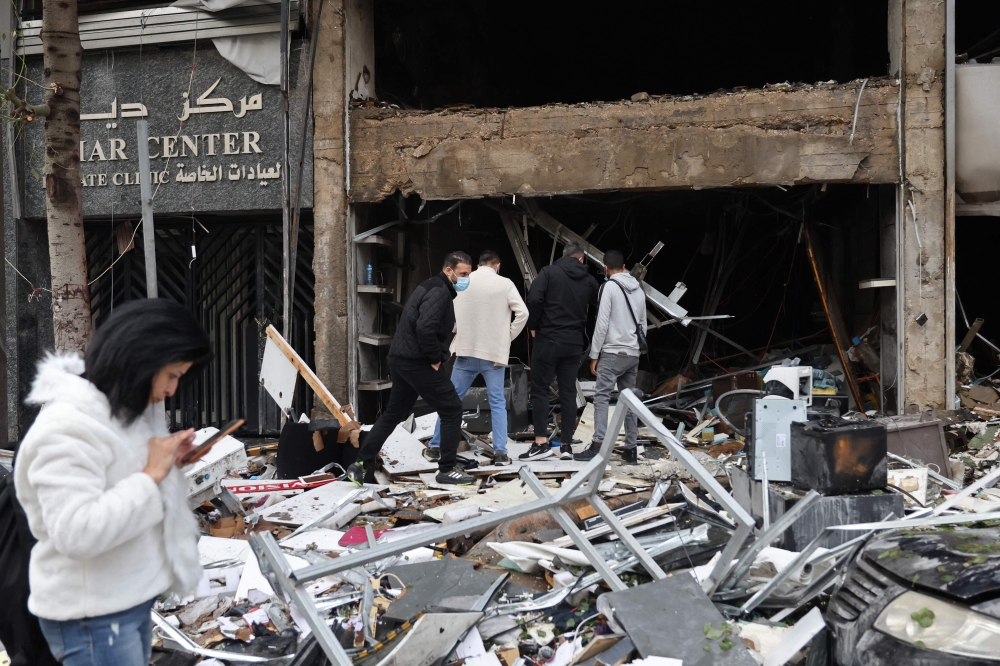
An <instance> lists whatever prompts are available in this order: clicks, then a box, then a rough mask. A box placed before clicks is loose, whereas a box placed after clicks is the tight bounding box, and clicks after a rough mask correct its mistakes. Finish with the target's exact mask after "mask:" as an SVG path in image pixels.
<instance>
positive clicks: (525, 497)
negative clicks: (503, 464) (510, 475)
mask: <svg viewBox="0 0 1000 666" xmlns="http://www.w3.org/2000/svg"><path fill="white" fill-rule="evenodd" d="M536 499H538V496H537V495H535V493H533V492H532V491H531V489H529V488H528V487H527V486H526V485H524V484H523V483H521V481H520V480H518V479H514V480H513V481H508V482H507V483H504V484H503V485H501V486H499V487H497V488H493V489H492V490H487V491H486V492H484V493H482V494H479V493H476V494H475V495H473V496H472V497H469V498H468V499H464V500H461V501H459V502H452V503H450V504H445V505H442V506H438V507H434V508H433V509H427V510H426V511H424V515H425V516H427V517H429V518H433V519H434V520H438V521H440V520H442V519H443V518H444V514H446V513H448V512H449V511H453V510H455V509H461V508H464V507H467V506H478V507H480V508H485V509H491V510H493V511H499V510H500V509H509V508H511V507H514V506H518V505H521V504H525V503H527V502H531V501H534V500H536Z"/></svg>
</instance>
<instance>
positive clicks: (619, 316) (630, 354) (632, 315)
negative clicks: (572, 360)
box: [573, 250, 646, 463]
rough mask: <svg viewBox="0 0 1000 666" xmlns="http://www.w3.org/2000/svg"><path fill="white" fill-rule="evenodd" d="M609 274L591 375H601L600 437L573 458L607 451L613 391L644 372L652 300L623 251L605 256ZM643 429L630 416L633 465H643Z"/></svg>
mask: <svg viewBox="0 0 1000 666" xmlns="http://www.w3.org/2000/svg"><path fill="white" fill-rule="evenodd" d="M604 271H605V273H606V274H607V276H608V281H607V282H605V283H604V284H603V285H601V289H600V291H599V292H598V295H597V300H598V303H600V307H599V309H598V311H597V326H596V327H595V328H594V339H593V342H592V343H591V345H590V359H591V360H590V373H591V374H593V375H596V376H597V387H596V391H595V393H594V439H593V441H592V442H591V443H590V446H589V447H587V448H586V449H585V450H583V451H581V452H580V453H577V454H575V455H574V456H573V458H574V459H575V460H590V459H591V458H593V457H594V456H596V455H597V454H598V453H599V452H600V450H601V443H602V442H603V441H604V433H605V431H606V430H607V427H608V403H609V402H610V401H611V391H612V390H613V389H614V388H615V384H616V383H617V384H618V390H619V391H621V390H623V389H627V388H628V389H632V388H635V378H636V374H637V373H638V370H639V337H638V335H637V333H636V330H637V329H638V328H640V327H641V330H642V333H643V335H645V334H646V296H645V294H644V293H643V291H642V286H641V285H640V284H639V281H638V280H636V279H635V278H634V277H632V276H631V275H629V273H628V271H626V270H625V257H624V256H622V253H621V252H619V251H618V250H611V251H610V252H605V253H604ZM638 437H639V428H638V425H637V424H636V419H635V414H632V413H629V415H628V416H627V417H626V418H625V453H624V454H623V455H622V459H623V460H624V461H625V462H628V463H635V462H637V461H638V455H637V452H636V440H637V439H638Z"/></svg>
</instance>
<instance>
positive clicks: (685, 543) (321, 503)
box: [154, 350, 1000, 666]
mask: <svg viewBox="0 0 1000 666" xmlns="http://www.w3.org/2000/svg"><path fill="white" fill-rule="evenodd" d="M817 351H822V350H817ZM817 358H820V356H819V355H818V354H817V355H816V356H813V357H812V359H811V360H813V361H815V359H817ZM779 363H780V362H779ZM831 365H832V364H831ZM775 369H777V370H778V372H777V374H776V375H771V374H769V373H770V372H773V371H774V370H775ZM833 369H834V370H835V369H836V368H833ZM790 373H791V374H795V375H796V376H803V377H807V378H808V383H809V384H810V385H811V388H812V390H813V391H815V393H814V394H813V395H812V405H811V406H810V407H809V411H810V413H809V415H808V417H807V416H806V415H803V416H802V418H801V421H790V422H789V424H788V426H789V428H790V430H789V433H790V435H789V437H790V439H789V441H788V443H789V444H790V448H791V450H792V452H791V459H792V468H791V469H790V470H789V472H788V474H792V473H793V470H794V469H795V465H796V462H795V460H796V456H799V455H804V454H802V453H801V447H802V442H803V441H805V440H804V439H803V438H806V439H808V438H810V437H811V438H812V439H810V440H809V441H811V442H814V443H815V444H816V446H818V447H821V446H822V441H823V437H834V438H835V439H837V441H838V442H840V443H839V444H837V445H836V446H835V447H834V449H832V450H834V456H835V457H834V458H831V459H829V460H827V459H825V458H823V457H822V456H819V457H816V454H815V451H813V452H812V453H810V454H809V455H812V456H813V458H810V461H811V462H812V464H813V465H814V466H818V467H820V468H822V466H823V465H824V464H827V463H829V465H830V467H831V469H832V470H834V471H837V470H836V469H834V468H837V467H838V465H841V466H842V463H843V461H844V459H846V458H850V460H851V461H852V464H854V465H855V468H854V469H852V470H850V473H849V474H848V475H847V476H846V477H844V476H843V475H841V476H837V474H833V475H832V476H831V477H830V478H824V477H822V475H819V476H815V475H814V476H815V478H814V479H813V480H812V481H811V482H810V483H809V484H804V483H802V482H801V479H800V478H785V477H784V476H782V474H783V473H782V471H781V468H780V465H778V466H777V467H775V468H774V471H773V472H772V470H771V467H770V464H769V463H767V462H766V461H764V466H763V467H761V462H760V461H756V460H755V457H757V456H758V454H759V453H760V452H761V450H762V449H763V448H764V447H763V440H762V439H761V438H762V437H763V435H762V433H761V432H760V424H759V423H757V422H756V421H757V420H758V419H759V417H758V416H756V415H755V414H754V413H753V412H754V410H755V409H757V408H758V407H760V406H764V405H765V404H766V406H767V407H768V408H774V407H776V406H778V407H782V406H783V407H786V408H787V407H788V406H794V404H796V403H798V402H800V401H799V400H797V399H798V398H802V397H803V396H801V395H795V396H791V397H789V396H787V395H775V394H773V393H772V394H770V395H767V394H766V392H765V391H764V390H763V389H764V387H765V385H768V384H773V382H775V381H779V383H781V380H780V377H781V376H782V375H783V374H784V375H785V376H791V375H790ZM738 377H739V378H738V379H737V378H726V379H727V382H728V383H726V382H724V383H721V384H718V385H716V386H714V387H713V386H706V387H705V388H703V389H702V390H700V391H698V392H696V393H694V394H693V395H688V396H687V397H684V398H682V399H677V397H676V396H674V399H673V400H669V401H667V400H656V399H651V400H650V405H649V407H650V408H652V409H653V410H655V411H656V412H658V413H656V414H654V413H653V412H651V411H644V410H646V407H645V406H643V405H642V403H641V401H640V400H639V399H638V398H637V397H636V396H635V395H633V394H632V393H631V392H626V393H623V394H622V395H620V396H618V406H617V409H618V410H621V409H626V408H628V409H632V410H633V411H635V412H636V413H637V415H638V416H639V418H640V421H642V423H643V426H642V428H641V430H640V446H641V447H642V453H641V455H640V457H639V461H638V463H636V464H627V463H625V462H623V461H621V460H620V455H619V454H618V453H617V452H618V451H619V449H617V448H616V447H617V446H620V445H621V444H622V441H623V439H624V435H623V434H622V433H618V434H617V436H615V435H614V434H612V435H609V437H608V441H607V443H606V445H605V449H606V454H607V455H604V456H601V457H599V459H597V460H595V461H593V462H592V463H586V462H579V461H574V460H564V459H561V458H560V457H559V455H558V447H557V448H555V449H554V452H555V453H554V455H553V456H551V457H549V458H545V459H542V460H534V461H530V462H522V461H518V460H517V458H518V455H519V454H520V453H523V452H524V451H526V450H527V449H528V447H529V446H530V444H529V443H527V442H524V443H522V442H518V441H514V440H510V441H509V442H508V450H509V452H510V454H511V458H512V459H513V460H514V464H512V465H510V466H495V465H493V464H492V459H491V458H492V447H491V442H490V437H489V435H488V434H486V435H476V434H472V433H469V432H467V431H466V432H465V433H464V435H465V440H466V441H465V442H464V443H463V445H462V447H461V449H462V450H461V451H460V457H462V458H464V459H465V461H466V462H465V465H467V466H468V468H469V469H468V471H469V473H471V474H473V475H474V476H475V477H476V479H477V480H476V483H475V484H474V485H471V486H458V487H456V486H448V485H440V484H437V483H436V482H435V479H434V474H433V471H434V470H435V467H436V466H435V464H434V463H432V462H431V461H429V460H428V459H427V458H426V457H425V456H424V455H423V454H424V450H425V447H426V445H427V442H428V440H429V439H430V437H431V435H432V434H433V428H434V422H435V418H436V415H435V414H433V413H431V414H425V415H423V416H419V417H411V418H409V419H407V421H405V422H403V423H401V424H399V426H398V427H397V429H396V431H395V432H394V433H393V435H392V437H390V439H389V440H388V441H387V443H386V446H385V447H384V448H383V450H382V452H381V468H380V469H379V470H378V472H377V478H378V483H377V484H368V485H365V486H362V487H358V486H356V485H355V484H353V483H349V482H347V481H345V480H343V479H344V472H343V466H342V465H341V464H337V463H331V464H328V465H326V466H325V467H324V468H322V469H319V470H315V471H314V473H312V474H309V475H306V476H303V477H300V478H298V479H279V478H277V473H278V469H279V464H278V460H279V458H280V457H281V447H285V446H290V445H292V444H290V442H291V441H292V440H288V439H286V438H283V439H282V441H281V443H270V444H267V445H264V446H255V447H250V448H249V449H247V448H245V447H244V446H243V445H242V444H240V443H239V442H235V440H233V442H235V443H232V442H227V440H223V443H222V444H220V445H218V446H217V447H216V448H215V449H213V451H212V452H211V453H210V454H209V456H207V457H206V458H205V460H203V461H202V462H201V463H199V465H203V466H204V467H205V468H212V469H213V470H215V476H212V474H208V473H206V472H204V471H203V470H202V471H198V469H195V470H192V471H190V472H189V477H190V478H192V479H198V478H201V479H202V482H201V483H193V485H192V498H196V499H195V500H194V501H193V502H192V506H193V509H194V511H195V513H196V515H197V516H198V517H199V520H201V522H202V525H203V528H204V532H205V536H203V537H202V539H201V542H200V546H199V547H200V551H201V560H202V565H203V567H204V569H205V574H204V577H203V579H202V581H201V584H200V585H199V587H198V590H197V592H196V593H195V594H194V595H193V596H192V597H189V598H185V599H178V598H167V599H161V600H160V601H159V602H158V603H157V605H156V608H155V620H156V629H155V630H154V633H155V646H156V647H157V648H158V651H157V654H158V655H165V654H171V653H175V654H176V653H187V654H190V655H194V656H195V657H196V658H200V659H204V660H211V659H217V660H219V661H221V662H223V663H260V662H264V661H274V660H283V661H284V662H285V663H288V662H289V660H291V663H294V664H324V663H327V662H328V660H329V661H330V662H332V663H337V664H340V663H342V662H341V661H337V659H339V658H340V655H343V656H344V657H346V659H348V660H349V661H346V662H343V663H356V664H432V663H436V664H476V665H479V664H490V665H501V664H502V665H504V666H514V665H515V664H519V665H521V664H523V665H528V664H550V665H564V666H565V665H570V664H594V665H597V664H630V663H631V664H716V663H719V664H730V663H732V664H747V665H748V666H749V665H751V664H767V665H771V664H784V663H805V664H827V663H830V664H834V663H849V662H848V661H845V659H844V658H843V657H842V656H840V657H838V651H839V652H840V653H845V654H849V653H850V652H851V651H853V650H861V651H864V650H867V649H869V648H868V647H865V645H862V638H864V637H866V636H867V637H868V639H867V640H869V641H870V640H871V637H872V636H875V635H877V636H878V637H879V639H880V640H882V641H883V642H884V641H887V640H892V641H895V642H896V643H898V645H896V644H894V646H893V649H899V650H904V651H905V650H910V651H914V650H915V651H921V650H923V651H926V650H939V651H941V652H942V653H948V652H949V650H952V647H950V644H948V641H947V640H945V639H943V638H941V639H939V638H936V637H935V636H936V634H935V633H934V629H933V627H934V624H933V617H934V613H936V612H939V611H935V610H933V608H937V606H934V604H947V603H952V604H953V603H954V602H948V601H947V599H948V598H949V595H957V594H959V593H958V592H956V590H958V589H960V586H968V585H971V584H972V581H975V580H981V579H982V576H984V575H988V574H989V573H990V572H992V568H993V566H994V564H993V563H994V560H993V556H994V555H993V554H994V552H995V551H996V549H995V547H994V545H995V543H997V538H996V537H997V534H996V532H997V528H996V527H994V525H997V524H998V523H997V522H995V521H997V520H1000V491H998V490H996V489H994V488H992V486H993V484H994V483H995V482H996V480H997V479H998V478H1000V466H998V465H997V464H996V460H997V458H998V450H1000V444H998V442H997V436H998V432H1000V421H998V422H995V423H994V422H991V421H989V420H988V419H985V418H984V416H989V412H988V411H985V410H989V409H990V407H989V405H995V404H996V402H997V401H998V398H1000V394H998V393H997V392H996V390H995V389H993V388H992V386H990V385H985V384H984V385H981V386H975V387H967V388H964V389H963V390H962V400H963V402H964V403H966V404H967V405H968V402H967V401H973V402H975V403H976V404H975V405H968V406H967V407H966V408H965V409H961V410H956V411H951V412H938V413H925V414H914V415H905V416H900V417H891V418H887V417H882V416H881V415H880V414H878V413H877V412H873V411H872V410H869V412H868V413H862V412H857V411H854V412H846V413H844V414H843V415H841V414H840V413H839V410H837V409H836V402H835V400H839V398H831V400H830V402H829V404H827V403H825V402H824V401H823V400H822V398H821V397H820V396H822V395H824V391H823V389H824V388H826V387H833V388H834V391H836V387H837V386H838V383H837V381H836V377H835V376H833V375H832V373H831V372H828V371H826V370H823V371H818V372H817V371H815V370H814V369H813V367H804V366H800V365H799V364H797V363H796V361H794V360H789V361H785V362H784V364H783V365H780V364H776V365H774V366H773V367H771V368H769V369H766V370H762V371H761V372H760V373H758V372H755V371H752V372H749V373H746V372H744V373H740V374H739V376H738ZM775 377H779V379H778V380H776V379H775ZM678 383H679V384H680V385H681V386H683V380H681V381H680V382H676V381H675V382H673V388H674V392H675V393H676V389H677V386H678ZM670 384H671V383H669V382H668V383H667V384H666V385H664V386H661V387H659V390H658V392H660V393H670V391H669V390H667V389H670V388H671V385H670ZM746 385H752V386H754V387H755V388H734V387H735V386H746ZM782 385H785V384H782ZM793 386H794V385H793ZM582 388H583V390H584V393H585V394H586V393H588V392H589V391H588V389H589V388H590V387H589V386H587V385H586V384H584V385H583V387H582ZM795 388H796V389H798V387H797V386H795ZM772 389H773V386H772ZM718 392H721V393H719V394H717V393H718ZM723 395H727V396H728V398H727V399H722V397H723ZM737 398H739V399H741V400H743V402H742V403H741V402H739V400H736V399H737ZM801 402H802V404H803V405H804V404H805V401H801ZM821 402H824V404H822V405H821V404H820V403H821ZM982 405H986V406H985V407H983V406H982ZM741 412H742V413H741ZM592 419H593V405H592V404H591V403H587V406H586V407H585V408H584V409H583V410H582V413H581V414H580V417H579V426H578V430H577V433H578V437H580V438H581V439H582V440H584V441H586V440H587V438H588V437H589V433H590V432H592V428H593V423H592ZM305 420H306V419H303V421H305ZM297 425H300V426H304V424H297ZM554 425H555V424H554V423H553V426H554ZM779 425H780V420H779ZM286 428H287V426H286ZM779 430H780V428H779ZM213 431H214V429H207V430H206V431H204V434H199V436H207V435H208V434H209V433H211V432H213ZM831 433H832V434H831ZM859 433H860V434H859ZM528 434H529V435H532V436H533V433H528ZM862 436H864V437H868V438H869V439H866V440H864V442H865V450H866V451H872V450H873V451H875V455H874V457H873V458H872V459H871V461H870V464H869V462H866V460H867V459H866V458H865V457H864V455H861V453H859V452H858V451H852V450H851V442H855V441H856V440H857V438H858V437H862ZM872 438H874V439H872ZM228 439H231V438H228ZM857 441H860V440H857ZM298 445H301V441H299V442H298ZM340 446H343V447H351V444H350V442H346V443H345V444H341V445H340ZM880 446H881V447H882V448H881V449H880V448H879V447H880ZM796 447H799V448H796ZM774 450H775V451H777V450H778V449H774ZM879 451H882V453H879ZM247 453H249V455H247ZM934 456H938V457H940V458H941V459H943V460H945V461H947V462H946V464H945V465H944V467H945V468H942V467H941V465H940V464H938V463H937V462H927V460H929V459H933V458H934ZM220 461H221V462H220ZM838 461H839V462H838ZM775 462H780V461H775ZM219 465H222V466H223V468H224V471H222V472H221V473H220V472H219V471H218V470H219V469H220V468H219ZM864 465H868V469H866V470H861V471H859V470H860V468H861V467H863V466H864ZM765 470H766V471H765ZM588 474H590V475H594V474H596V476H593V477H590V478H593V479H594V481H595V482H596V487H595V488H591V487H590V481H589V480H582V479H583V477H587V476H588ZM768 474H771V478H770V479H768V478H767V475H768ZM796 474H797V475H798V476H801V472H797V473H796ZM761 475H763V477H764V478H763V480H760V479H758V478H757V477H760V476H761ZM208 477H211V478H208ZM206 481H210V482H211V483H209V484H207V485H206V484H205V482H206ZM562 491H565V493H562ZM206 492H207V494H206ZM561 493H562V494H564V495H565V497H560V494H561ZM553 498H558V499H553ZM543 502H549V503H548V504H544V505H542V504H540V503H543ZM536 506H537V507H538V509H537V510H532V509H533V507H536ZM608 514H610V515H608ZM609 519H610V520H611V522H608V521H609ZM267 543H272V544H273V545H274V546H275V550H272V551H269V550H268V548H269V547H268V546H267V545H266V544H267ZM414 544H419V545H414ZM949 548H950V550H949ZM640 551H641V554H642V555H641V556H640V555H639V554H638V553H639V552H640ZM944 551H947V552H948V553H950V555H942V552H944ZM996 552H1000V551H996ZM269 553H270V554H269ZM956 554H960V556H958V555H956ZM723 558H726V559H725V560H723ZM340 563H344V564H343V566H342V567H341V566H340ZM317 567H318V568H317ZM338 567H340V568H338ZM330 568H335V569H337V570H336V571H333V572H329V573H327V572H326V571H325V569H330ZM310 569H315V573H310ZM279 570H280V572H279ZM295 572H300V574H301V577H299V578H296V573H295ZM859 576H867V577H868V578H871V579H872V580H881V579H882V578H884V579H885V580H886V581H891V583H886V586H887V588H889V589H892V586H893V585H895V586H896V587H898V588H899V589H898V590H896V591H897V592H898V593H900V594H901V595H902V596H899V598H898V600H897V601H893V602H892V604H891V605H890V608H892V609H893V612H894V613H896V615H899V613H900V612H902V611H898V610H897V609H896V606H899V605H900V604H903V606H901V607H902V608H903V610H907V611H908V614H905V613H904V614H903V615H900V617H903V620H898V622H904V620H905V622H904V624H906V623H907V622H909V623H912V624H913V626H914V627H916V629H914V628H913V627H909V628H907V627H903V628H900V629H897V628H895V625H892V626H889V625H886V622H887V620H886V617H887V615H886V614H883V616H879V617H878V618H875V617H866V616H864V614H863V613H860V612H858V608H860V607H862V606H865V607H867V606H869V605H872V604H873V603H875V601H876V599H877V598H878V594H879V592H878V589H877V587H871V585H869V584H868V583H865V586H863V587H858V583H857V581H859V580H861V578H859ZM873 576H874V578H872V577H873ZM866 580H867V578H866ZM900 580H905V581H908V584H907V585H905V586H900V584H899V581H900ZM993 587H995V586H989V585H987V586H985V587H983V590H984V591H985V593H987V596H989V593H993V592H996V594H997V595H998V596H1000V589H997V590H994V589H993ZM977 593H978V592H977ZM907 595H910V596H907ZM956 598H957V597H956ZM942 599H944V601H942ZM893 604H894V605H893ZM906 604H909V605H906ZM970 612H972V611H970ZM886 613H888V611H886ZM911 614H912V616H913V618H916V619H912V618H910V615H911ZM896 615H892V616H891V617H890V619H892V618H895V617H896ZM893 621H897V620H894V619H893ZM317 622H319V623H322V624H323V627H324V628H326V627H328V628H329V634H328V635H326V636H324V635H318V634H317V632H316V631H315V628H316V627H317V626H319V625H318V624H316V623H317ZM925 625H926V626H925ZM925 634H926V636H925ZM331 637H332V641H334V642H335V644H336V647H331V645H328V644H327V641H328V639H329V638H331ZM928 640H930V641H931V642H928Z"/></svg>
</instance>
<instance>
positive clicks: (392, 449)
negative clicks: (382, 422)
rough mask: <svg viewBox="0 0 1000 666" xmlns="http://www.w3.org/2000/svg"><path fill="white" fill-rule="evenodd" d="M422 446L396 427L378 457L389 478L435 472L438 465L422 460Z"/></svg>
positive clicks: (400, 428) (399, 426) (425, 459)
mask: <svg viewBox="0 0 1000 666" xmlns="http://www.w3.org/2000/svg"><path fill="white" fill-rule="evenodd" d="M424 448H425V447H424V444H423V442H421V441H420V440H419V439H417V438H416V437H414V436H413V435H412V434H410V433H409V432H407V431H406V429H405V428H403V425H402V424H400V425H397V426H396V429H395V430H393V431H392V434H391V435H389V437H388V438H386V440H385V444H383V445H382V451H381V452H380V453H379V457H381V458H382V466H383V467H385V471H386V472H388V473H389V476H393V477H396V476H404V475H414V474H422V473H423V472H436V471H437V468H438V464H437V463H436V462H431V461H430V460H428V459H427V458H424Z"/></svg>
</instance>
